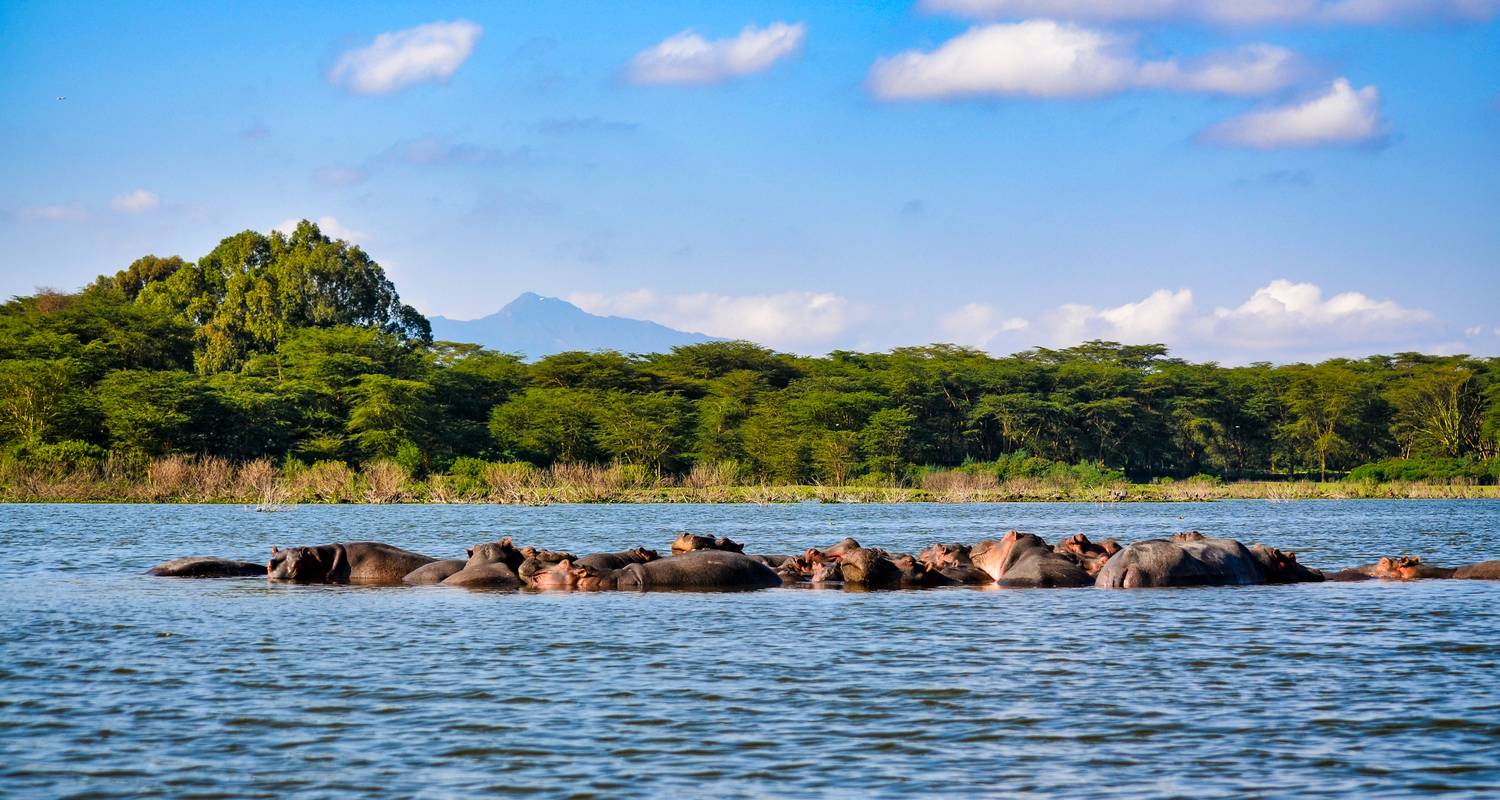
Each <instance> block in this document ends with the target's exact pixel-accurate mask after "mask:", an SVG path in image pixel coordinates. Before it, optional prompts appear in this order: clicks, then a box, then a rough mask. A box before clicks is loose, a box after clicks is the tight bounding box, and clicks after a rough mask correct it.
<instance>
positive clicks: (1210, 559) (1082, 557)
mask: <svg viewBox="0 0 1500 800" xmlns="http://www.w3.org/2000/svg"><path fill="white" fill-rule="evenodd" d="M744 549H745V548H744V545H742V544H740V543H738V542H734V541H731V540H729V539H727V538H724V537H718V538H715V537H712V536H700V535H697V534H692V533H684V534H681V535H680V536H678V537H677V539H676V541H674V542H672V551H671V552H672V554H671V555H670V556H668V557H666V558H663V557H661V555H660V554H658V553H657V552H656V551H655V550H648V549H646V548H644V547H637V548H636V549H634V550H627V551H624V552H619V553H594V554H591V555H585V556H583V557H581V558H580V557H578V556H575V555H573V554H572V553H566V552H561V551H555V550H543V549H538V548H536V547H520V548H518V547H516V546H515V545H514V544H513V543H512V541H511V539H510V537H506V538H504V539H501V540H500V541H498V542H489V543H486V544H477V545H475V546H473V547H471V548H468V558H467V559H447V560H442V559H436V558H432V557H430V556H425V555H422V554H420V553H414V552H411V551H409V550H403V549H401V548H399V547H395V546H393V545H389V544H384V543H382V542H347V543H342V544H324V545H316V546H311V547H288V548H286V549H280V548H276V547H273V548H271V560H270V561H269V562H267V563H266V564H264V565H262V564H253V563H250V562H246V561H233V560H230V559H224V558H208V557H191V558H179V559H177V560H175V561H168V562H166V563H164V564H159V565H157V566H155V567H152V568H151V569H150V570H149V571H148V574H150V575H157V576H163V577H181V578H233V577H247V576H260V575H265V576H266V577H267V578H269V579H270V580H272V581H285V582H291V583H303V584H344V583H357V584H387V585H399V584H413V585H428V584H440V585H443V586H459V587H467V588H474V589H478V588H484V589H520V588H530V589H540V590H546V589H563V590H584V591H588V590H604V589H626V590H648V589H677V590H696V591H714V590H747V589H764V588H770V587H774V586H783V585H812V586H818V585H842V586H847V587H851V588H863V589H902V588H920V587H934V586H960V585H961V586H1005V587H1042V588H1047V587H1076V586H1098V587H1103V588H1144V587H1164V586H1250V585H1262V584H1285V583H1310V582H1318V581H1363V580H1377V579H1383V580H1400V581H1409V580H1418V579H1425V578H1471V579H1481V580H1500V560H1497V561H1484V562H1480V563H1477V564H1470V565H1468V566H1463V567H1458V568H1454V569H1446V568H1442V567H1434V566H1432V565H1430V564H1425V563H1423V562H1422V560H1421V559H1420V558H1417V557H1415V556H1400V557H1388V558H1382V559H1380V561H1379V562H1377V563H1375V564H1369V565H1366V566H1362V567H1353V568H1350V569H1344V570H1341V571H1338V572H1332V573H1326V574H1325V573H1323V572H1321V571H1319V570H1316V569H1312V568H1310V567H1305V566H1303V565H1301V564H1298V563H1297V556H1296V554H1295V553H1290V552H1286V551H1282V550H1278V549H1276V548H1274V547H1267V546H1265V545H1259V544H1257V545H1253V546H1251V547H1246V546H1244V545H1243V544H1240V543H1239V542H1237V541H1235V540H1233V539H1218V538H1211V537H1208V536H1204V535H1203V534H1201V533H1197V532H1196V531H1195V532H1190V533H1179V534H1177V535H1175V536H1172V537H1171V538H1169V539H1151V540H1147V541H1142V542H1135V543H1133V544H1129V545H1125V546H1123V547H1122V546H1120V545H1119V544H1118V543H1116V542H1115V541H1114V540H1113V539H1109V540H1105V541H1103V542H1097V543H1096V542H1092V541H1089V538H1088V537H1087V536H1085V535H1084V534H1081V533H1078V534H1074V535H1072V536H1069V537H1067V538H1065V539H1063V540H1062V541H1060V542H1058V543H1057V544H1056V545H1055V546H1053V545H1048V544H1047V543H1046V542H1045V541H1043V540H1042V538H1041V537H1039V536H1036V535H1034V534H1030V533H1021V532H1020V531H1011V532H1009V533H1007V534H1005V536H1004V537H1002V538H1000V539H987V540H985V541H981V542H978V543H976V544H973V545H965V544H934V545H932V546H931V547H928V548H927V549H925V550H923V551H921V552H920V553H918V554H916V555H915V556H913V555H910V554H908V553H893V552H890V551H887V550H882V549H880V548H876V547H863V546H861V545H860V544H859V542H856V541H855V540H853V539H844V540H843V541H841V542H839V543H838V544H835V545H833V546H831V547H825V548H810V549H808V550H807V551H805V552H804V553H802V554H801V555H756V554H750V555H747V554H745V552H744Z"/></svg>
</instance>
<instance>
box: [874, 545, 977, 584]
mask: <svg viewBox="0 0 1500 800" xmlns="http://www.w3.org/2000/svg"><path fill="white" fill-rule="evenodd" d="M888 558H890V560H891V563H892V564H895V565H896V569H897V570H899V571H900V573H901V585H902V586H903V587H911V588H916V587H929V586H952V585H953V584H955V583H958V581H956V580H954V579H953V578H950V577H948V575H947V574H946V573H944V571H943V570H940V569H937V568H935V567H933V566H932V565H931V564H928V563H927V562H925V561H919V560H917V558H916V557H915V556H913V555H911V554H910V553H897V554H896V555H893V556H888ZM984 577H985V578H986V579H988V578H989V576H988V575H986V576H984Z"/></svg>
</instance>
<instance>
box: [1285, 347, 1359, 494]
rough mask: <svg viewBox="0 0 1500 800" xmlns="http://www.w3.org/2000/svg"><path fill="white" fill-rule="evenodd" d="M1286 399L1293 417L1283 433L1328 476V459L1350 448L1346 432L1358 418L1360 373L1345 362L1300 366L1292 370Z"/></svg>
mask: <svg viewBox="0 0 1500 800" xmlns="http://www.w3.org/2000/svg"><path fill="white" fill-rule="evenodd" d="M1292 375H1293V377H1292V381H1291V383H1290V385H1289V386H1288V387H1287V394H1286V402H1287V408H1288V409H1289V410H1290V412H1291V421H1290V422H1288V423H1287V424H1286V425H1285V426H1283V433H1284V434H1285V435H1286V436H1287V437H1288V438H1289V439H1290V440H1291V441H1293V442H1295V443H1296V444H1297V445H1298V446H1299V447H1300V448H1301V450H1302V452H1303V453H1304V454H1306V455H1307V456H1308V457H1309V458H1310V459H1312V460H1314V461H1316V462H1317V465H1318V476H1319V478H1318V479H1319V480H1325V481H1326V480H1327V479H1328V462H1329V460H1330V459H1332V458H1336V457H1337V456H1339V455H1340V454H1341V453H1343V452H1344V451H1345V450H1347V449H1349V440H1348V439H1347V438H1346V433H1347V432H1348V431H1349V429H1350V428H1351V427H1352V426H1353V425H1354V424H1355V422H1356V421H1357V420H1358V409H1359V404H1360V402H1361V399H1362V398H1361V394H1362V393H1363V392H1364V391H1366V387H1365V384H1364V381H1363V380H1362V379H1361V378H1360V376H1359V374H1358V373H1356V372H1354V371H1353V370H1351V369H1349V368H1347V367H1343V366H1318V367H1300V368H1296V369H1295V370H1293V371H1292Z"/></svg>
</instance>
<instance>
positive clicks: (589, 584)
mask: <svg viewBox="0 0 1500 800" xmlns="http://www.w3.org/2000/svg"><path fill="white" fill-rule="evenodd" d="M527 563H536V562H532V561H528V562H527ZM524 577H525V579H526V583H527V584H528V585H530V586H531V588H533V589H578V590H582V591H591V590H597V589H609V588H613V587H614V577H613V575H611V574H610V573H609V572H607V571H605V570H601V569H599V568H598V567H591V566H588V565H575V564H574V563H573V562H572V560H571V559H566V558H565V559H563V560H561V561H558V562H556V563H554V564H551V565H547V566H543V567H542V568H540V569H537V570H536V571H528V574H527V575H526V576H524Z"/></svg>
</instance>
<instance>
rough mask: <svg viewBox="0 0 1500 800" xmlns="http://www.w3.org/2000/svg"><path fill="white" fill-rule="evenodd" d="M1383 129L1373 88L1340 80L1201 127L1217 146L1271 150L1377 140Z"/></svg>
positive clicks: (1382, 121) (1375, 92)
mask: <svg viewBox="0 0 1500 800" xmlns="http://www.w3.org/2000/svg"><path fill="white" fill-rule="evenodd" d="M1385 132H1386V123H1385V120H1384V119H1383V118H1382V117H1381V115H1380V92H1379V91H1378V90H1376V88H1375V87H1374V86H1366V87H1365V88H1363V89H1358V90H1356V89H1355V88H1354V87H1353V86H1350V85H1349V81H1348V80H1346V79H1344V78H1339V79H1338V80H1336V81H1334V82H1333V85H1332V86H1331V87H1329V89H1328V91H1326V92H1324V93H1323V94H1320V95H1318V96H1316V97H1312V98H1310V99H1308V100H1304V101H1302V102H1299V103H1293V104H1291V105H1286V106H1278V107H1275V108H1267V109H1263V110H1260V111H1251V112H1249V113H1247V114H1243V115H1241V116H1238V117H1234V118H1232V119H1229V120H1226V121H1224V122H1221V123H1219V124H1218V125H1215V126H1213V127H1212V128H1209V129H1208V130H1207V131H1204V133H1203V137H1204V138H1205V139H1206V140H1208V141H1211V142H1217V143H1219V144H1225V145H1232V146H1237V147H1252V148H1255V149H1258V150H1273V149H1276V148H1282V147H1318V146H1322V145H1352V144H1361V143H1365V142H1372V141H1378V140H1379V139H1381V138H1382V137H1384V136H1385Z"/></svg>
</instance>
